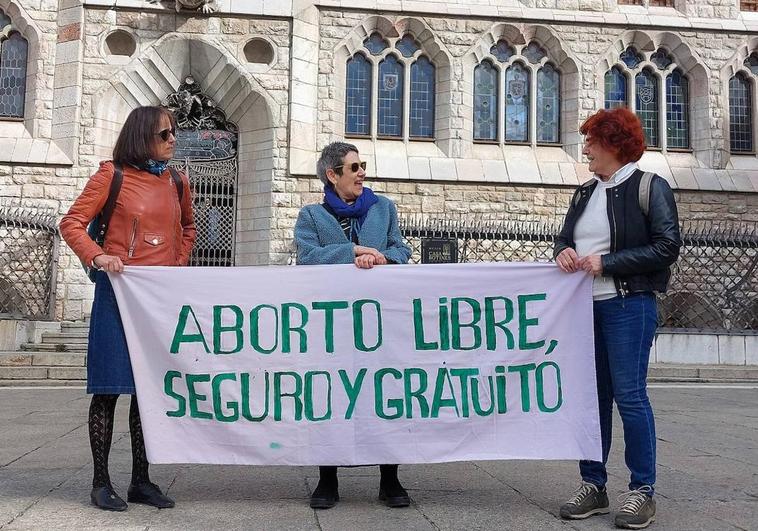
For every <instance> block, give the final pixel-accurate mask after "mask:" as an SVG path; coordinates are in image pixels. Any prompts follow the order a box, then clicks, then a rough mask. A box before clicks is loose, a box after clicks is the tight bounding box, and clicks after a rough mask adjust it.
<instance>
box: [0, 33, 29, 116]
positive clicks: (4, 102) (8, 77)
mask: <svg viewBox="0 0 758 531" xmlns="http://www.w3.org/2000/svg"><path fill="white" fill-rule="evenodd" d="M6 26H7V25H6ZM27 55H28V44H27V42H26V39H24V38H23V37H22V36H21V34H20V33H18V32H16V31H14V32H11V33H10V35H9V37H8V38H7V39H4V40H0V117H5V118H23V117H24V99H25V96H26V62H27Z"/></svg>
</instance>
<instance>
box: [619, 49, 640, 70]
mask: <svg viewBox="0 0 758 531" xmlns="http://www.w3.org/2000/svg"><path fill="white" fill-rule="evenodd" d="M619 58H620V59H621V60H622V61H623V62H624V64H625V65H626V66H628V67H629V68H634V67H636V66H637V65H638V64H640V63H641V62H642V55H640V53H639V52H638V51H637V50H636V49H635V48H634V46H629V47H628V48H627V49H626V50H624V51H623V52H621V55H619Z"/></svg>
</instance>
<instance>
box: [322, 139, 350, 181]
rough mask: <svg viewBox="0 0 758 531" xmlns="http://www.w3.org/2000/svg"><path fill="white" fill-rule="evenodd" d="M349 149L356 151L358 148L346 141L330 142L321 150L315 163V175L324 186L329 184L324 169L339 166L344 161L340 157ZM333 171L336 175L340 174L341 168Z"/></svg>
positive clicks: (343, 156) (348, 151)
mask: <svg viewBox="0 0 758 531" xmlns="http://www.w3.org/2000/svg"><path fill="white" fill-rule="evenodd" d="M351 151H354V152H356V153H358V148H357V147H355V146H354V145H353V144H348V143H347V142H332V143H331V144H329V145H328V146H326V147H325V148H324V149H322V150H321V156H320V157H319V158H318V162H317V163H316V175H318V178H319V179H321V182H322V183H324V186H329V184H330V183H329V179H328V178H327V176H326V170H328V169H329V168H332V169H334V167H335V166H340V165H341V164H342V163H343V162H344V161H343V160H342V159H344V158H345V155H347V154H348V153H350V152H351ZM334 172H335V173H336V174H337V175H342V168H338V169H336V170H334Z"/></svg>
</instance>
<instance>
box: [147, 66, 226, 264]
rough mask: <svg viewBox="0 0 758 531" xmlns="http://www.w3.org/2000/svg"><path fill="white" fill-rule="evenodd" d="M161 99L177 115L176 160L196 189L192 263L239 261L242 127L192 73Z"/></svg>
mask: <svg viewBox="0 0 758 531" xmlns="http://www.w3.org/2000/svg"><path fill="white" fill-rule="evenodd" d="M161 105H162V106H163V107H165V108H167V109H169V110H170V111H172V112H173V113H174V116H175V117H176V121H177V135H176V152H175V153H174V158H173V159H172V160H171V162H170V164H171V166H173V167H174V168H176V169H178V170H180V171H183V172H184V173H185V174H186V175H187V177H188V178H189V182H190V187H191V189H192V208H193V212H194V216H195V226H196V227H197V240H196V241H195V246H194V248H193V250H192V256H191V258H190V264H189V265H191V266H217V267H218V266H221V267H224V266H226V267H229V266H233V265H234V258H235V227H236V210H237V190H238V177H239V165H238V157H237V143H238V132H239V130H238V128H237V125H236V124H235V123H233V122H231V121H229V120H227V118H226V115H225V114H224V112H223V111H222V110H221V109H219V108H218V107H216V104H215V102H214V101H213V100H211V99H210V98H209V97H208V96H206V95H205V94H203V92H202V90H201V88H200V86H199V85H198V84H197V83H196V82H195V80H194V78H192V76H187V77H186V78H185V79H184V82H183V83H182V84H181V85H180V86H179V88H178V89H177V91H176V92H173V93H171V94H169V95H168V96H166V98H165V99H164V100H163V101H162V103H161Z"/></svg>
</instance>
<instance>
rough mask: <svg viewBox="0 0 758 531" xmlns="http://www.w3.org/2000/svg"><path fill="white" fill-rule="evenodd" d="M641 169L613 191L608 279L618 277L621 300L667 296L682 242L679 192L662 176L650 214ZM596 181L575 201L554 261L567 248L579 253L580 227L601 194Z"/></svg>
mask: <svg viewBox="0 0 758 531" xmlns="http://www.w3.org/2000/svg"><path fill="white" fill-rule="evenodd" d="M642 174H643V172H642V171H640V170H636V171H635V172H634V173H633V174H632V175H631V177H629V179H627V180H626V181H624V182H622V183H621V184H619V185H618V186H615V187H613V188H609V189H608V190H607V191H606V193H607V194H608V221H609V222H610V226H611V252H610V253H608V254H604V255H602V263H603V276H612V277H613V281H614V284H615V285H616V292H617V293H618V294H619V295H626V294H627V293H638V292H644V291H658V292H661V293H664V292H665V291H666V288H667V287H668V281H669V278H670V277H671V271H670V270H669V266H671V264H673V263H674V262H676V259H677V258H678V256H679V248H680V247H681V246H682V240H681V237H680V236H679V217H678V215H677V211H676V203H675V201H674V193H673V192H672V191H671V187H670V186H669V184H668V183H667V182H666V180H665V179H664V178H663V177H661V176H659V175H656V176H654V177H653V180H652V181H651V183H650V207H649V212H648V215H647V216H645V214H644V213H643V212H642V209H641V208H640V204H639V187H640V179H641V178H642ZM596 186H597V181H596V180H595V179H592V180H591V181H588V182H586V183H584V184H583V185H582V186H580V187H579V188H578V189H577V190H576V192H575V193H574V197H573V198H572V200H571V205H570V206H569V209H568V212H567V213H566V219H565V221H564V223H563V228H562V229H561V233H560V234H559V235H558V237H557V238H556V240H555V247H554V249H553V258H555V257H556V256H558V254H559V253H560V252H561V251H563V250H564V249H566V248H567V247H572V248H576V244H575V242H574V227H575V225H576V222H577V220H578V219H579V216H581V215H582V212H584V209H585V207H586V206H587V202H588V201H589V199H590V197H591V196H592V193H593V192H594V191H595V187H596Z"/></svg>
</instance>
